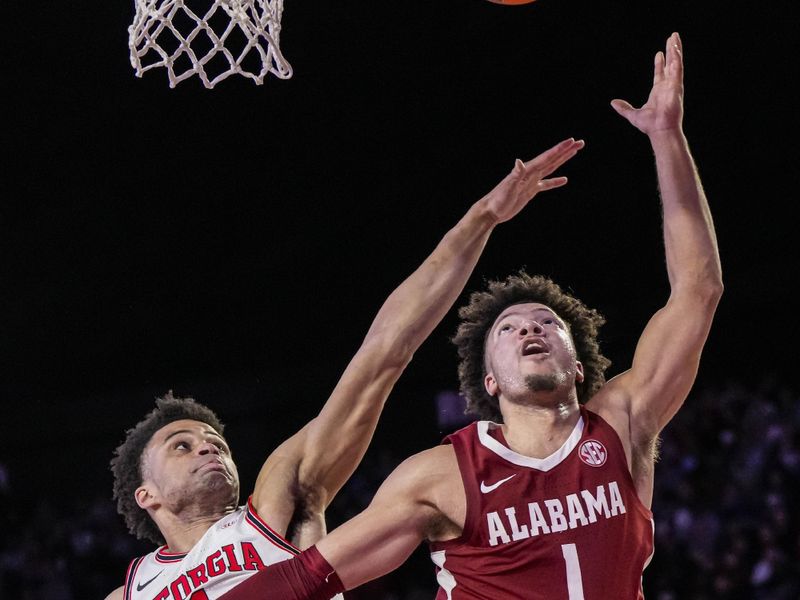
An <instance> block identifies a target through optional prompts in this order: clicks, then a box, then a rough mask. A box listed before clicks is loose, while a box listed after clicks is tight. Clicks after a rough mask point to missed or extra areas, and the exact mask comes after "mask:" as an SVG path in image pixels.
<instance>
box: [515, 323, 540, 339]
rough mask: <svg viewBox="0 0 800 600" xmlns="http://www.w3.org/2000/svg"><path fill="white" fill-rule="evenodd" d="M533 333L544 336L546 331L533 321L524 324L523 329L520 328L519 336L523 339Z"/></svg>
mask: <svg viewBox="0 0 800 600" xmlns="http://www.w3.org/2000/svg"><path fill="white" fill-rule="evenodd" d="M531 333H532V334H533V335H542V334H543V333H544V329H542V326H541V325H539V323H537V322H536V321H533V320H530V321H525V322H524V323H522V327H520V328H519V335H520V336H521V337H525V336H526V335H529V334H531Z"/></svg>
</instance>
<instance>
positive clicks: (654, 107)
mask: <svg viewBox="0 0 800 600" xmlns="http://www.w3.org/2000/svg"><path fill="white" fill-rule="evenodd" d="M611 106H612V107H613V108H614V110H616V111H617V112H618V113H619V114H620V115H622V116H623V117H625V118H626V119H627V120H628V121H629V122H630V123H631V124H632V125H633V126H634V127H636V128H637V129H639V131H641V132H642V133H646V134H647V135H651V134H653V133H656V132H658V131H664V130H670V129H680V127H681V123H682V120H683V47H682V45H681V38H680V36H679V35H678V34H677V33H673V34H672V35H671V36H669V39H668V40H667V47H666V51H665V52H660V51H659V52H658V53H657V54H656V57H655V64H654V68H653V88H652V89H651V90H650V96H649V97H648V98H647V102H646V103H645V104H644V105H643V106H642V107H641V108H634V107H633V106H631V104H630V103H629V102H626V101H625V100H619V99H614V100H612V101H611Z"/></svg>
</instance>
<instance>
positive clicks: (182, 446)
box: [172, 440, 189, 450]
mask: <svg viewBox="0 0 800 600" xmlns="http://www.w3.org/2000/svg"><path fill="white" fill-rule="evenodd" d="M172 447H173V448H174V449H175V450H189V443H188V442H186V441H184V440H179V441H177V442H175V445H174V446H172Z"/></svg>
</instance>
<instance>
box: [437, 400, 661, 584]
mask: <svg viewBox="0 0 800 600" xmlns="http://www.w3.org/2000/svg"><path fill="white" fill-rule="evenodd" d="M444 443H451V444H452V445H453V449H454V450H455V454H456V458H457V460H458V466H459V470H460V472H461V479H462V480H463V482H464V489H465V491H466V499H467V512H466V519H465V523H464V531H463V533H462V535H461V536H460V537H458V538H456V539H453V540H448V541H445V542H432V543H431V544H430V549H431V558H432V559H433V562H434V564H435V565H436V578H437V581H438V582H439V592H438V594H437V596H436V598H437V600H477V599H487V600H511V599H513V600H521V599H524V600H612V599H613V600H636V599H638V600H642V599H643V598H644V596H643V593H642V571H643V570H644V568H645V566H646V565H647V563H648V562H649V561H650V558H651V557H652V553H653V520H652V513H651V512H650V510H648V509H647V508H646V507H645V506H644V505H643V504H642V502H641V501H640V500H639V497H638V496H637V494H636V489H635V487H634V484H633V479H632V477H631V474H630V471H629V470H628V464H627V461H626V458H625V451H624V449H623V446H622V442H621V441H620V439H619V436H618V435H617V433H616V431H614V429H613V428H612V427H611V426H610V425H609V424H608V423H607V422H606V421H604V420H603V419H602V418H601V417H600V416H599V415H597V414H595V413H593V412H591V411H589V410H587V409H586V408H585V407H581V414H580V418H579V420H578V423H577V424H576V425H575V429H574V430H573V431H572V434H571V435H570V436H569V438H568V439H567V441H566V442H564V444H563V446H561V448H560V449H559V450H557V451H556V452H555V453H553V454H552V455H550V456H548V457H547V458H544V459H535V458H530V457H527V456H523V455H521V454H517V453H516V452H514V451H513V450H511V449H510V448H508V446H507V444H506V443H505V439H504V437H503V433H502V429H501V427H500V426H499V425H497V424H495V423H491V422H489V421H479V422H477V423H472V424H470V425H468V426H467V427H464V428H463V429H461V430H459V431H457V432H455V433H453V434H452V435H450V436H448V437H447V438H445V441H444Z"/></svg>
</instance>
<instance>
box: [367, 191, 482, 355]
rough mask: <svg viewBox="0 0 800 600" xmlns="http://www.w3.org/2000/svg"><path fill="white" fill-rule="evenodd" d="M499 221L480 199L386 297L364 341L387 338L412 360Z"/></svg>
mask: <svg viewBox="0 0 800 600" xmlns="http://www.w3.org/2000/svg"><path fill="white" fill-rule="evenodd" d="M496 224H497V219H496V218H495V217H494V215H493V214H492V213H491V212H490V211H489V210H487V208H486V202H485V201H484V200H480V201H478V202H476V203H475V204H474V205H473V206H472V207H471V208H470V210H469V211H468V212H467V213H466V214H465V215H464V216H463V217H462V218H461V220H459V222H458V223H457V224H456V225H455V226H454V227H453V228H452V229H451V230H450V231H448V232H447V234H446V235H445V236H444V237H443V238H442V240H441V241H440V242H439V244H438V245H437V246H436V248H435V249H434V251H433V252H432V253H431V254H430V255H429V256H428V257H427V258H426V259H425V261H424V262H423V263H422V264H421V265H420V266H419V267H418V268H417V269H416V270H415V271H414V272H413V273H412V274H411V275H410V276H409V277H408V278H406V279H405V281H403V283H401V284H400V286H399V287H398V288H397V289H396V290H395V291H394V292H393V293H392V294H391V295H390V296H389V297H388V298H387V300H386V302H385V303H384V304H383V306H382V307H381V309H380V311H379V312H378V314H377V315H376V317H375V320H374V321H373V323H372V326H371V327H370V330H369V332H368V333H367V336H366V340H365V343H368V342H369V341H371V340H372V339H374V338H376V337H386V338H389V339H390V340H391V345H392V347H393V349H394V352H393V356H394V359H406V360H410V359H411V355H413V353H414V352H415V351H416V349H417V348H418V347H419V346H420V344H422V342H423V341H424V340H425V338H426V337H427V336H428V335H429V334H430V333H431V331H432V330H433V329H434V328H435V327H436V325H437V324H438V323H439V322H440V321H441V319H442V318H443V317H444V315H445V314H446V313H447V311H448V310H449V309H450V307H451V306H452V305H453V303H454V302H455V300H456V299H457V298H458V295H459V294H460V293H461V291H462V290H463V288H464V286H465V285H466V282H467V280H468V279H469V276H470V274H471V273H472V270H473V269H474V267H475V265H476V263H477V262H478V259H479V258H480V255H481V252H482V251H483V249H484V247H485V245H486V242H487V240H488V239H489V236H490V234H491V232H492V230H493V229H494V227H495V226H496Z"/></svg>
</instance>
